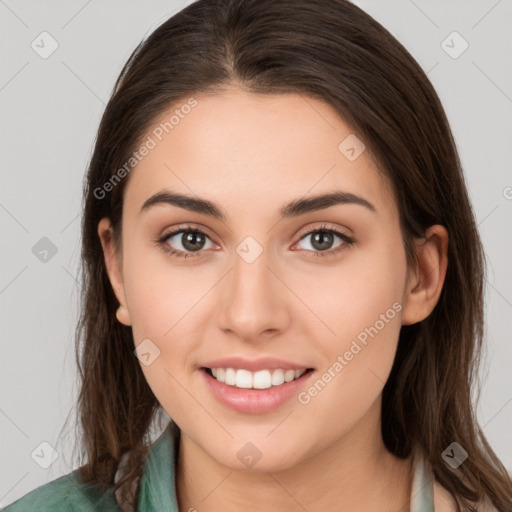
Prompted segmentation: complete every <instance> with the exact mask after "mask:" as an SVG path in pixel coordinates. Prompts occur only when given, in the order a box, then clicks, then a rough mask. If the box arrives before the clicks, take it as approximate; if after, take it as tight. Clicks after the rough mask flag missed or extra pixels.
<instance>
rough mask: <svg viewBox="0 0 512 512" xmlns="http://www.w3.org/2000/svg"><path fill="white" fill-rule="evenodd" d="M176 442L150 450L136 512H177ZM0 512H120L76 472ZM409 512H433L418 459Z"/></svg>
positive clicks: (168, 437)
mask: <svg viewBox="0 0 512 512" xmlns="http://www.w3.org/2000/svg"><path fill="white" fill-rule="evenodd" d="M178 442H179V438H178V436H177V435H176V434H174V433H173V429H172V428H171V425H169V427H168V428H167V429H165V431H164V432H163V433H162V434H161V435H160V437H159V438H158V439H157V440H156V441H155V442H154V443H153V445H152V446H151V449H150V452H149V454H148V457H147V459H146V462H145V464H144V471H143V474H142V477H141V480H140V495H139V503H138V507H137V511H138V512H179V509H178V502H177V499H176V485H175V475H176V458H175V455H176V453H177V449H178ZM2 511H5V512H59V511H65V512H122V511H121V508H120V507H119V505H118V504H117V502H116V499H115V496H114V494H113V492H112V490H109V491H106V492H102V491H101V490H99V489H98V488H97V487H95V486H94V485H92V484H85V483H81V482H80V481H79V480H78V470H75V471H73V472H71V473H69V474H67V475H64V476H61V477H60V478H58V479H56V480H53V481H52V482H48V483H47V484H44V485H42V486H40V487H38V488H37V489H35V490H33V491H31V492H29V493H28V494H26V495H25V496H23V497H21V498H20V499H19V500H17V501H15V502H14V503H12V504H11V505H8V506H7V507H5V508H3V509H2ZM2 511H0V512H2ZM182 512H186V511H182ZM410 512H434V504H433V479H432V472H431V470H430V467H429V466H428V464H426V463H424V462H423V460H422V459H420V458H416V459H414V464H413V482H412V492H411V509H410Z"/></svg>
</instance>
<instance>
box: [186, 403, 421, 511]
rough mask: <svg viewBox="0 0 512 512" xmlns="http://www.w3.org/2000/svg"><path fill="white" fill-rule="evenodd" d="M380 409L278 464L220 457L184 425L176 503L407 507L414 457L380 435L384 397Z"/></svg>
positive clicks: (189, 506) (197, 506)
mask: <svg viewBox="0 0 512 512" xmlns="http://www.w3.org/2000/svg"><path fill="white" fill-rule="evenodd" d="M377 413H378V414H377V415H375V413H371V412H370V414H369V416H368V415H367V416H368V417H365V418H364V419H363V420H362V421H361V422H359V423H358V424H357V425H355V426H354V428H352V429H351V431H350V432H348V433H346V434H345V435H343V436H341V437H340V438H339V439H337V440H336V442H335V443H333V444H330V445H329V446H328V447H327V448H325V449H323V450H321V451H319V452H318V453H316V454H315V455H314V456H313V457H310V458H307V459H305V460H301V461H300V463H299V464H296V465H295V466H292V467H290V468H288V469H286V470H276V471H273V472H259V473H258V472H248V471H238V470H233V469H231V468H229V467H225V466H223V465H220V464H218V463H217V462H216V461H215V460H214V459H213V458H211V457H210V456H209V455H208V453H206V452H205V451H204V450H203V449H202V448H201V447H200V446H198V445H197V444H196V443H195V442H194V441H192V440H191V439H190V438H189V437H188V436H186V435H184V433H183V432H182V434H181V437H180V445H179V457H178V464H177V469H176V488H177V497H178V504H179V509H180V511H186V512H188V511H189V510H191V511H193V510H197V511H200V512H214V511H218V510H223V511H224V512H232V511H238V510H246V511H258V510H263V509H264V510H265V511H266V512H278V511H282V510H297V511H304V510H307V511H308V512H316V511H322V512H323V511H325V510H358V511H366V510H368V511H370V510H371V511H373V510H379V511H381V512H386V511H388V510H389V511H393V512H397V511H400V512H407V511H409V508H410V503H409V499H410V492H411V486H412V476H411V468H412V466H411V464H412V461H411V460H402V459H399V458H397V457H395V456H394V455H392V454H391V453H389V452H388V451H387V450H386V448H385V446H384V443H383V441H382V436H381V435H380V404H379V408H378V410H377ZM375 420H376V421H375Z"/></svg>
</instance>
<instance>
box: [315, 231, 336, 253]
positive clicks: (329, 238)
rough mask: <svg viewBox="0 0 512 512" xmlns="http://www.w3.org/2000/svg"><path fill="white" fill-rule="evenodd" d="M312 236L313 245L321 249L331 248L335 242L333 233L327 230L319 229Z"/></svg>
mask: <svg viewBox="0 0 512 512" xmlns="http://www.w3.org/2000/svg"><path fill="white" fill-rule="evenodd" d="M312 238H313V240H312V245H313V246H314V247H315V248H316V249H318V250H320V251H322V250H326V249H329V246H330V245H331V244H332V242H333V235H332V234H331V233H329V232H327V231H317V232H316V233H315V234H314V235H313V237H312Z"/></svg>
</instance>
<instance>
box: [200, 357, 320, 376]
mask: <svg viewBox="0 0 512 512" xmlns="http://www.w3.org/2000/svg"><path fill="white" fill-rule="evenodd" d="M202 366H203V367H204V368H234V369H236V370H239V369H245V370H249V371H251V372H257V371H259V370H277V369H278V368H281V369H283V370H308V369H309V368H311V367H310V366H304V365H302V364H298V363H293V362H290V361H285V360H284V359H276V358H275V357H261V358H259V359H246V358H244V357H240V356H235V357H224V358H222V359H215V360H212V361H207V362H206V363H203V365H202Z"/></svg>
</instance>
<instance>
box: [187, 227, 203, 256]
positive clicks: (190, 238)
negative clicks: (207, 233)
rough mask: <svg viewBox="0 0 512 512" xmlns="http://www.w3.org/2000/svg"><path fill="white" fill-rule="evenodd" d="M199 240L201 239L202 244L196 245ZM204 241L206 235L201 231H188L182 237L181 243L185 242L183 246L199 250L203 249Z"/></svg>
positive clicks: (191, 249)
mask: <svg viewBox="0 0 512 512" xmlns="http://www.w3.org/2000/svg"><path fill="white" fill-rule="evenodd" d="M201 239H202V240H201ZM198 240H199V242H201V241H202V244H200V245H201V246H200V247H197V246H196V245H194V244H197V243H198ZM204 242H205V240H204V236H203V235H202V234H201V233H193V232H190V231H188V232H186V233H184V234H183V236H182V237H181V243H182V244H183V247H185V249H187V250H190V251H199V250H200V249H202V247H203V245H204Z"/></svg>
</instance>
